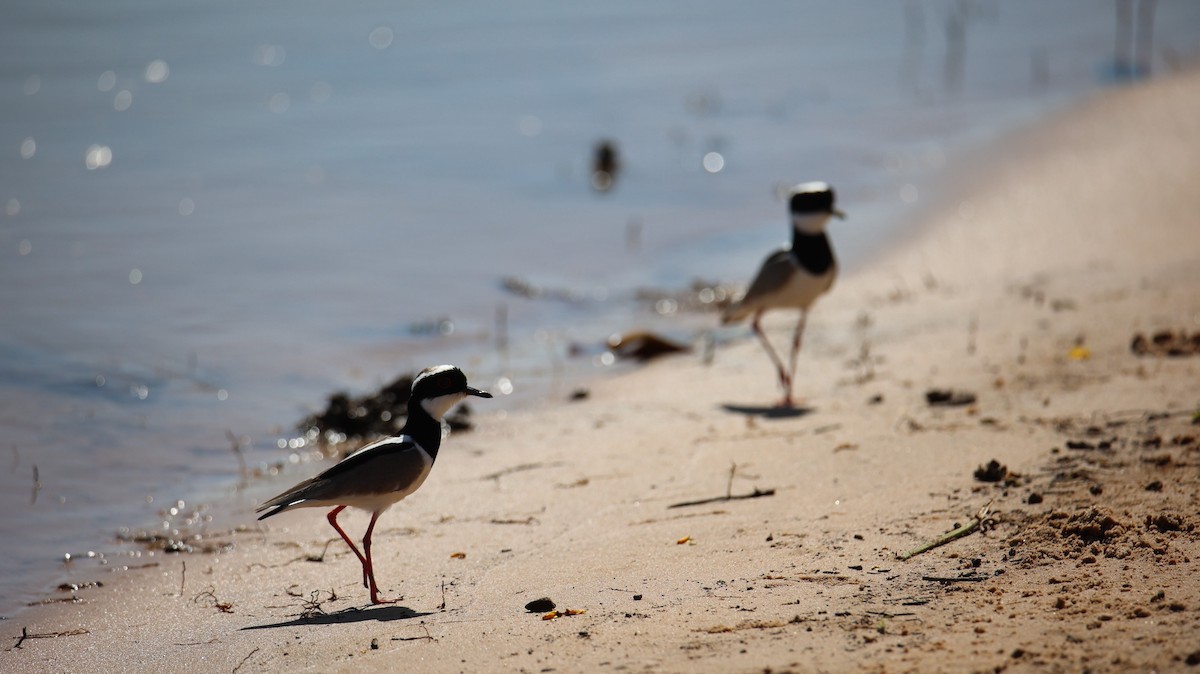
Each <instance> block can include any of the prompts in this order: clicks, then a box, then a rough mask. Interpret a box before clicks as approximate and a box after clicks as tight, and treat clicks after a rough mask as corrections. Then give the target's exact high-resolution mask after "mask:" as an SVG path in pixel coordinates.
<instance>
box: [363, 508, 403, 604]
mask: <svg viewBox="0 0 1200 674" xmlns="http://www.w3.org/2000/svg"><path fill="white" fill-rule="evenodd" d="M377 519H379V513H372V514H371V523H370V524H368V525H367V533H366V535H365V536H363V551H364V552H366V553H367V561H366V567H365V569H366V573H367V578H369V579H370V581H371V586H370V587H371V603H372V604H394V603H396V601H397V600H396V599H392V600H384V599H380V598H379V587H378V586H377V585H376V584H375V565H374V563H372V561H371V533H372V532H374V531H375V520H377Z"/></svg>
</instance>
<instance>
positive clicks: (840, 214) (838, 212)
mask: <svg viewBox="0 0 1200 674" xmlns="http://www.w3.org/2000/svg"><path fill="white" fill-rule="evenodd" d="M829 214H830V215H833V216H836V217H837V218H838V219H839V220H845V219H846V214H845V213H844V212H843V211H842V209H840V208H831V209H829Z"/></svg>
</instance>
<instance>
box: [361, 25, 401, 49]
mask: <svg viewBox="0 0 1200 674" xmlns="http://www.w3.org/2000/svg"><path fill="white" fill-rule="evenodd" d="M394 37H395V34H393V33H392V29H391V28H389V27H388V26H379V27H378V28H376V29H375V30H373V31H371V34H370V35H369V36H368V37H367V41H368V42H370V43H371V46H372V47H374V48H376V49H387V48H388V47H390V46H392V39H393V38H394Z"/></svg>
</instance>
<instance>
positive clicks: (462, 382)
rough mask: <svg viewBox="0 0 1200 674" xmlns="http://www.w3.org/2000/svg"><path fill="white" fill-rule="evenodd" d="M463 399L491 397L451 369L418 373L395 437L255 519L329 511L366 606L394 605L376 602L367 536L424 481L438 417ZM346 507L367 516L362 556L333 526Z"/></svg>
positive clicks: (283, 497)
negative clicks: (365, 592)
mask: <svg viewBox="0 0 1200 674" xmlns="http://www.w3.org/2000/svg"><path fill="white" fill-rule="evenodd" d="M467 396H478V397H480V398H491V397H492V394H490V393H487V392H486V391H480V390H479V389H476V388H472V387H470V386H468V385H467V377H466V375H464V374H463V373H462V370H459V369H458V368H457V367H454V366H453V365H438V366H436V367H430V368H426V369H424V370H422V371H421V373H420V374H418V375H417V377H416V378H415V379H413V383H412V395H411V396H410V397H409V399H408V419H407V420H406V421H405V422H404V428H402V429H400V435H398V436H396V437H391V438H387V439H385V440H380V441H379V442H376V443H373V444H370V445H367V446H366V447H363V448H362V449H360V450H358V451H357V452H355V453H353V454H351V455H350V456H348V457H346V458H345V459H342V460H341V461H340V462H338V463H337V464H336V465H334V466H332V467H331V468H329V469H328V470H326V471H325V472H323V473H321V474H320V475H317V476H316V477H314V478H311V479H308V480H305V481H304V482H301V483H300V484H298V485H296V486H295V487H292V488H291V489H289V490H287V491H285V492H283V493H282V494H280V495H279V496H276V497H275V498H273V499H271V500H269V501H267V502H265V503H263V504H262V505H260V506H258V507H257V508H256V509H255V512H263V511H264V510H265V511H266V512H265V513H263V515H262V516H261V517H259V518H258V519H260V520H262V519H266V518H268V517H270V516H272V515H278V514H279V513H281V512H285V511H288V510H292V509H293V508H323V507H329V506H333V510H330V511H329V513H328V514H327V515H326V519H328V520H329V524H330V525H332V526H333V528H334V530H335V531H337V532H338V535H339V536H341V537H342V540H344V541H346V545H349V546H350V550H352V551H353V552H354V554H355V555H356V556H357V557H358V561H359V562H360V563H361V564H362V572H363V587H366V588H368V589H370V591H371V603H372V604H390V603H393V602H391V601H385V600H382V599H380V598H379V587H378V585H376V583H375V567H374V564H373V563H372V561H371V532H372V531H374V530H375V521H376V520H378V519H379V516H380V515H381V514H382V513H383V512H384V511H385V510H387V509H388V508H390V507H392V506H393V505H394V504H396V503H397V502H398V501H400V500H401V499H403V498H404V497H405V496H408V495H409V494H411V493H413V492H414V491H416V490H417V488H418V487H420V486H421V484H422V483H423V482H425V478H426V477H428V476H429V471H430V470H431V469H432V468H433V462H434V460H436V459H437V453H438V447H439V446H440V445H441V443H442V416H444V415H445V414H446V412H448V411H450V408H451V407H453V406H454V405H455V404H456V403H458V402H459V401H461V400H462V399H463V398H466V397H467ZM347 507H355V508H361V509H362V510H366V511H368V512H370V513H371V523H370V524H368V525H367V533H366V534H365V535H364V536H363V539H362V551H361V552H360V551H359V549H358V548H357V547H356V546H355V545H354V541H352V540H350V537H349V536H347V535H346V532H345V531H343V530H342V527H340V526H338V522H337V516H338V513H340V512H342V511H343V510H345V509H346V508H347ZM393 601H394V600H393Z"/></svg>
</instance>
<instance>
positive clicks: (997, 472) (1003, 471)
mask: <svg viewBox="0 0 1200 674" xmlns="http://www.w3.org/2000/svg"><path fill="white" fill-rule="evenodd" d="M1006 477H1008V466H1005V465H1004V464H1002V463H1000V462H999V461H997V460H995V459H992V460H991V461H988V462H987V465H986V466H980V467H978V468H976V469H975V479H976V480H979V481H980V482H999V481H1001V480H1003V479H1004V478H1006Z"/></svg>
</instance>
